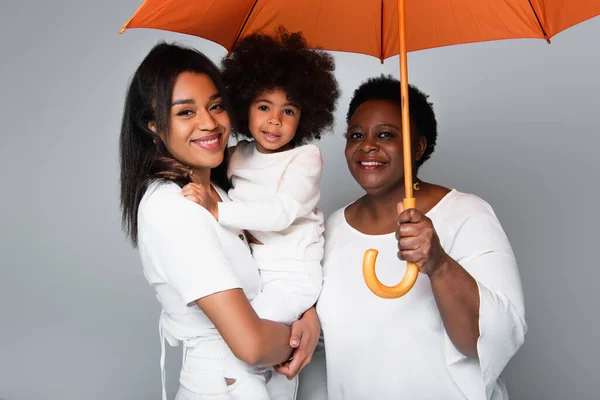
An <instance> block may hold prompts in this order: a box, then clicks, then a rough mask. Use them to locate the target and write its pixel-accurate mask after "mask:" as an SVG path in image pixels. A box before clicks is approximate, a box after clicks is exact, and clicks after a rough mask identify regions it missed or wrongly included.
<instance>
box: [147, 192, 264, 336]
mask: <svg viewBox="0 0 600 400" xmlns="http://www.w3.org/2000/svg"><path fill="white" fill-rule="evenodd" d="M215 190H217V192H218V193H219V195H220V196H221V198H222V200H223V201H224V202H227V201H229V199H228V198H227V194H225V192H223V191H222V190H221V189H220V188H217V187H215ZM242 239H244V240H242ZM138 247H139V250H140V254H141V258H142V265H143V268H144V275H145V276H146V279H147V280H148V282H149V283H150V285H151V286H152V287H154V289H156V294H157V298H158V300H159V301H160V302H161V304H162V308H163V313H162V315H161V326H162V328H163V329H164V331H165V334H166V337H167V339H168V340H169V343H171V345H175V344H176V343H174V339H176V340H180V341H183V342H184V343H185V344H186V345H190V346H193V344H194V340H195V339H198V338H200V337H207V336H219V332H218V331H217V329H216V328H215V326H214V324H213V323H212V322H211V321H210V320H209V319H208V317H207V316H206V315H205V314H204V312H202V310H201V309H200V308H199V307H198V306H197V305H196V304H195V303H194V301H195V300H197V299H200V298H202V297H205V296H208V295H210V294H213V293H216V292H220V291H224V290H229V289H235V288H242V289H243V290H244V293H245V294H246V296H247V297H248V299H250V300H251V299H253V298H255V297H256V296H257V294H258V293H259V291H260V284H261V283H260V275H259V272H258V267H257V266H256V262H255V261H254V260H253V258H252V255H251V254H250V251H249V248H248V244H247V243H246V240H245V238H244V236H243V235H242V232H241V231H240V230H238V229H234V228H226V227H222V226H221V225H219V224H218V223H217V221H216V220H215V219H214V217H213V216H212V215H211V214H210V213H209V212H208V211H207V210H205V209H204V208H203V207H201V206H199V205H198V204H195V203H193V202H191V201H189V200H186V199H185V198H184V197H183V196H182V195H181V188H180V187H179V186H177V185H176V184H174V183H171V182H161V183H158V182H155V183H153V184H151V185H150V186H149V187H148V190H147V191H146V193H145V194H144V197H143V198H142V201H141V203H140V207H139V211H138Z"/></svg>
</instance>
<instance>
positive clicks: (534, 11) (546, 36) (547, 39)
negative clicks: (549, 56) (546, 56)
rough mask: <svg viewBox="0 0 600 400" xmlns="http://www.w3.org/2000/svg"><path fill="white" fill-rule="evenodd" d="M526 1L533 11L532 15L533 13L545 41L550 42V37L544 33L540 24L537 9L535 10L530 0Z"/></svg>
mask: <svg viewBox="0 0 600 400" xmlns="http://www.w3.org/2000/svg"><path fill="white" fill-rule="evenodd" d="M527 2H528V3H529V6H530V7H531V10H532V11H533V15H535V19H536V20H537V23H538V25H539V26H540V29H541V30H542V33H543V34H544V38H545V39H546V42H548V44H550V38H549V37H548V34H547V33H546V30H545V29H544V26H543V25H542V21H541V20H540V17H539V16H538V14H537V11H536V10H535V7H534V6H533V4H531V0H527Z"/></svg>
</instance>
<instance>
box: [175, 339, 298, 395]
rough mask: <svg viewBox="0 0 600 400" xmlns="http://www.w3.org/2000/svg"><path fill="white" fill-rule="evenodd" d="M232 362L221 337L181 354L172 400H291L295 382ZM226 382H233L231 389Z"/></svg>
mask: <svg viewBox="0 0 600 400" xmlns="http://www.w3.org/2000/svg"><path fill="white" fill-rule="evenodd" d="M248 367H249V366H248V365H246V364H244V363H242V362H241V361H239V360H237V359H235V356H234V355H233V353H231V350H229V348H228V347H227V345H226V344H225V342H224V341H223V339H222V338H221V337H214V338H207V339H206V340H201V341H199V342H197V343H195V346H194V347H187V348H185V350H184V355H183V361H182V365H181V374H180V376H179V383H180V386H179V390H178V391H177V395H176V396H175V400H237V399H244V400H294V399H295V398H296V391H297V388H298V381H297V379H293V380H292V381H288V379H287V378H286V377H285V376H284V375H281V374H279V373H277V372H275V371H274V370H272V368H254V367H250V368H248ZM225 378H228V379H231V380H234V381H235V382H234V383H232V384H231V385H228V384H227V381H226V380H225Z"/></svg>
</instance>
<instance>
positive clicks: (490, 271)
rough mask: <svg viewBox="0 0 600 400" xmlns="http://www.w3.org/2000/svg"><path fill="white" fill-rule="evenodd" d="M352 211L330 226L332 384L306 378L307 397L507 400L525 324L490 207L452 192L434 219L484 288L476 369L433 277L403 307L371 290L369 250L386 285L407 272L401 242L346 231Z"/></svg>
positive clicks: (323, 306) (325, 302)
mask: <svg viewBox="0 0 600 400" xmlns="http://www.w3.org/2000/svg"><path fill="white" fill-rule="evenodd" d="M344 211H345V208H342V209H340V210H338V211H336V212H335V213H333V214H332V215H331V216H330V217H329V218H328V219H327V224H326V231H325V239H326V242H325V256H324V259H323V275H324V277H323V291H322V294H321V297H320V299H319V303H318V305H317V312H318V314H319V318H320V321H321V327H322V329H323V334H324V339H325V359H326V364H327V384H326V385H325V381H324V378H323V379H322V380H321V382H318V380H319V378H320V377H322V375H323V374H320V375H318V374H306V375H307V376H311V380H312V382H306V381H305V379H304V375H303V376H302V388H303V390H302V393H301V394H300V398H303V399H311V400H317V399H321V398H322V397H320V396H322V393H323V391H324V387H325V386H327V391H328V393H329V396H328V398H329V400H364V399H378V400H386V399H390V400H391V399H412V400H419V399H423V400H430V399H436V400H458V399H460V400H467V399H468V400H485V399H491V400H507V399H508V393H507V390H506V386H505V385H504V382H503V381H502V379H501V377H500V374H501V372H502V370H503V369H504V367H505V366H506V364H507V363H508V361H509V360H510V359H511V357H512V356H513V355H514V354H515V353H516V352H517V350H518V349H519V347H520V346H521V345H522V344H523V340H524V336H525V333H526V331H527V324H526V323H525V319H524V306H523V293H522V289H521V281H520V278H519V272H518V269H517V263H516V261H515V257H514V255H513V251H512V249H511V246H510V244H509V242H508V239H507V238H506V235H505V233H504V231H503V230H502V227H501V226H500V223H499V222H498V219H497V218H496V215H495V214H494V212H493V211H492V208H491V207H490V205H489V204H488V203H486V202H485V201H483V200H482V199H480V198H479V197H477V196H474V195H471V194H465V193H460V192H458V191H456V190H452V191H451V192H450V193H448V194H447V195H446V196H445V197H444V198H443V199H442V200H441V201H440V202H439V203H438V204H437V205H436V206H435V207H434V208H433V209H431V210H430V211H429V212H428V213H427V216H428V217H429V218H430V219H431V220H432V222H433V224H434V226H435V229H436V232H437V234H438V237H439V239H440V242H441V245H442V247H443V248H444V250H445V251H446V252H447V253H448V255H450V257H452V258H453V259H454V260H456V261H457V262H458V263H460V265H461V266H462V267H463V268H464V269H465V270H466V271H467V272H468V273H469V274H470V275H471V276H472V277H473V278H474V279H475V281H476V283H477V287H478V290H479V299H480V307H479V329H480V337H479V340H478V342H477V351H478V355H479V359H478V360H476V359H470V358H467V357H466V356H464V355H463V354H462V353H461V352H460V351H458V349H457V348H456V347H455V346H454V344H453V343H452V341H451V340H450V337H449V336H448V334H447V333H446V330H445V329H444V324H443V321H442V318H441V316H440V313H439V310H438V308H437V305H436V301H435V299H434V296H433V292H432V289H431V283H430V281H429V279H428V277H427V276H426V275H423V274H419V277H418V279H417V282H416V284H415V286H414V287H413V289H412V290H411V291H410V292H409V293H408V294H406V295H405V296H404V297H401V298H398V299H382V298H379V297H377V296H375V295H374V294H373V293H371V292H370V291H369V289H368V288H367V286H366V284H365V281H364V278H363V274H362V267H361V262H362V258H363V255H364V252H365V250H367V249H369V248H373V249H378V250H379V257H378V259H377V276H378V277H379V279H380V280H381V281H382V282H383V283H384V284H387V285H394V284H396V283H398V282H399V281H400V280H401V279H402V277H403V276H404V273H405V269H406V263H405V262H403V261H400V260H398V258H397V256H396V254H397V251H398V248H397V241H396V238H395V234H394V233H390V234H387V235H365V234H363V233H361V232H359V231H357V230H356V229H354V228H353V227H352V226H350V225H349V224H348V223H347V221H346V218H345V215H344ZM314 359H315V360H319V359H321V360H322V359H323V358H322V357H318V356H315V357H314ZM311 364H312V363H311ZM308 368H318V366H314V365H310V364H309V366H308ZM304 389H307V390H306V391H304Z"/></svg>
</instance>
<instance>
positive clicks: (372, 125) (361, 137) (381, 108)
mask: <svg viewBox="0 0 600 400" xmlns="http://www.w3.org/2000/svg"><path fill="white" fill-rule="evenodd" d="M411 127H414V125H412V126H411ZM411 130H412V133H413V137H414V138H417V139H418V140H413V142H414V143H415V144H416V146H413V147H414V148H413V152H414V157H415V159H419V158H420V157H421V156H422V154H423V151H424V150H425V146H426V141H425V139H424V138H421V137H419V135H418V132H416V131H415V129H414V128H413V129H411ZM345 155H346V161H347V162H348V169H349V170H350V173H351V174H352V176H353V177H354V179H355V180H356V182H358V184H359V185H360V186H361V187H362V188H363V189H364V190H365V191H367V193H369V194H381V193H386V192H388V191H390V190H396V189H397V188H398V185H400V187H402V181H403V179H404V165H403V163H404V156H403V154H402V118H401V112H400V106H399V105H398V104H396V103H393V102H390V101H387V100H368V101H366V102H364V103H362V104H361V105H360V106H359V107H358V108H357V109H356V111H355V112H354V114H353V115H352V118H351V119H350V121H349V123H348V131H347V133H346V150H345Z"/></svg>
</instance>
